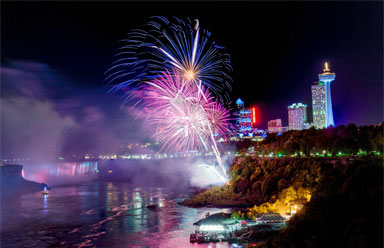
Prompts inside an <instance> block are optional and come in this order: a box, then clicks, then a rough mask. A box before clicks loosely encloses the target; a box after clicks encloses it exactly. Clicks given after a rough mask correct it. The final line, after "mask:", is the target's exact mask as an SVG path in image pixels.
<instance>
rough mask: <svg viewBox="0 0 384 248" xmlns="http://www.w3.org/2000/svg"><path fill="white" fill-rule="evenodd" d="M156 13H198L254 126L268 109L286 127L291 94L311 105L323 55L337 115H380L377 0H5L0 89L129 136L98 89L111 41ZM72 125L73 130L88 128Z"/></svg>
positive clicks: (124, 117)
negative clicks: (222, 51) (252, 113)
mask: <svg viewBox="0 0 384 248" xmlns="http://www.w3.org/2000/svg"><path fill="white" fill-rule="evenodd" d="M154 15H164V16H167V17H171V16H177V17H190V18H191V19H195V18H197V19H199V21H200V26H201V28H203V29H208V30H209V31H210V32H211V33H212V37H213V38H214V39H215V40H216V42H217V43H218V44H220V45H222V46H224V47H226V51H227V52H228V53H229V54H230V55H231V61H232V67H233V73H232V74H231V76H232V78H233V85H232V86H233V91H232V93H230V95H231V96H232V101H233V102H234V101H236V99H237V98H238V97H240V98H242V99H243V100H244V101H245V104H246V106H247V107H250V106H257V107H258V108H259V109H260V113H261V116H260V119H259V120H258V125H257V126H258V127H259V128H266V124H267V121H268V120H271V119H275V118H281V119H282V121H283V125H284V126H287V124H288V123H287V121H288V114H287V106H288V105H290V104H292V103H294V102H303V103H305V104H308V108H309V110H311V108H312V106H311V85H312V84H313V82H314V81H316V80H317V74H318V73H321V72H322V68H323V64H324V62H326V61H327V62H329V64H330V67H331V70H332V71H333V72H335V73H336V80H335V81H334V82H333V83H332V102H333V112H334V119H335V124H336V125H341V124H344V125H345V124H348V123H351V122H353V123H356V124H357V125H365V124H377V123H379V122H381V121H383V3H382V2H366V3H364V2H334V3H333V2H296V3H288V2H281V3H280V2H272V3H266V2H265V3H263V2H253V3H252V2H243V3H231V2H211V3H203V2H195V3H176V2H168V3H160V2H153V3H152V2H142V3H134V2H114V3H107V2H81V3H75V2H68V3H65V2H53V3H49V2H36V3H33V2H13V3H12V2H3V3H2V9H1V18H2V19H1V25H2V29H1V32H2V33H1V60H2V75H1V77H2V98H4V97H9V96H23V97H26V96H27V98H34V99H39V100H40V101H42V102H47V101H48V102H49V103H50V104H51V105H52V106H51V107H52V111H53V112H55V113H57V115H58V117H57V118H59V120H60V118H62V119H64V120H66V121H68V122H71V121H72V122H73V123H71V125H75V126H76V125H77V126H79V125H90V126H92V125H94V126H97V128H95V129H94V131H95V132H96V130H99V128H100V129H103V130H104V132H105V133H108V132H109V133H111V132H113V133H114V136H116V137H119V138H121V139H122V138H123V139H127V138H128V139H129V138H132V139H133V137H134V136H138V134H137V132H136V133H132V132H125V129H124V128H127V129H128V130H132V129H134V127H135V124H133V125H131V120H130V118H131V117H129V114H127V113H126V112H124V113H123V110H122V108H121V106H120V103H121V96H119V95H107V94H106V92H107V90H108V87H107V86H106V83H105V82H104V81H103V80H104V77H105V76H104V72H105V71H106V70H107V69H108V68H109V66H110V65H111V63H112V62H113V60H114V55H115V53H116V49H117V48H118V47H119V43H118V40H121V39H123V38H125V37H126V36H125V35H126V33H127V32H129V31H130V30H131V29H133V28H140V27H141V26H142V25H143V24H144V23H146V22H147V21H148V18H149V17H151V16H154ZM23 73H27V74H28V75H27V76H26V75H24V74H23ZM30 77H33V78H34V79H36V80H32V81H33V82H32V81H31V80H30ZM15 85H17V86H15ZM32 89H35V90H32ZM25 91H28V92H27V93H26V92H25ZM85 113H86V114H85ZM309 113H311V112H309ZM2 114H4V113H3V112H2ZM95 115H96V116H95ZM310 116H311V114H310ZM88 117H89V118H88ZM98 121H99V122H103V123H102V124H100V123H98V124H97V122H98ZM125 123H129V125H125ZM125 126H129V127H125ZM114 127H116V129H117V130H116V129H115V128H114ZM119 127H124V128H121V129H119ZM112 129H113V130H112ZM3 131H4V130H3ZM78 132H79V133H78V134H79V135H73V136H74V137H89V136H92V133H87V132H89V131H86V132H85V131H81V130H80V131H78ZM123 133H125V135H124V134H123ZM72 134H73V133H72ZM78 139H82V138H78ZM94 142H97V141H94ZM106 142H107V141H106ZM108 142H109V141H108ZM65 143H67V145H65V146H68V144H77V143H79V142H76V140H75V141H73V140H72V141H67V142H65ZM2 144H3V147H4V145H5V144H4V143H3V142H2ZM84 146H86V144H84ZM62 149H65V148H62Z"/></svg>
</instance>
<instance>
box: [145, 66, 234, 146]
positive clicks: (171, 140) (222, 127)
mask: <svg viewBox="0 0 384 248" xmlns="http://www.w3.org/2000/svg"><path fill="white" fill-rule="evenodd" d="M145 92H146V94H145V96H144V97H143V100H144V106H145V112H146V113H147V114H148V115H147V116H148V117H147V121H148V123H149V125H150V126H151V127H152V128H153V129H154V130H155V134H154V138H155V139H156V140H158V141H159V142H160V143H162V144H163V146H162V148H163V149H165V150H171V151H188V150H192V149H199V150H200V149H204V150H206V151H208V150H211V146H212V145H211V143H212V141H213V142H214V138H213V136H214V134H218V135H226V134H227V133H228V131H229V116H230V115H229V111H228V110H227V109H226V108H224V107H223V106H222V105H221V104H219V103H217V102H216V101H214V98H213V97H212V96H211V95H210V93H209V92H208V90H207V89H206V88H205V87H204V86H203V85H201V84H199V83H195V82H191V81H188V80H184V78H183V76H181V75H178V74H171V73H169V72H166V73H163V75H161V76H160V77H159V78H157V79H155V80H154V81H152V82H147V84H146V87H145Z"/></svg>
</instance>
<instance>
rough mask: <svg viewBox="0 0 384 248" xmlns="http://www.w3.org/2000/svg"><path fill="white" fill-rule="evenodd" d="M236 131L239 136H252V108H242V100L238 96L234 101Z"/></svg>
mask: <svg viewBox="0 0 384 248" xmlns="http://www.w3.org/2000/svg"><path fill="white" fill-rule="evenodd" d="M236 108H237V111H236V133H237V135H238V136H239V137H240V138H243V137H253V132H252V118H255V117H252V110H249V109H245V108H244V102H243V101H242V100H241V99H240V98H239V99H237V101H236Z"/></svg>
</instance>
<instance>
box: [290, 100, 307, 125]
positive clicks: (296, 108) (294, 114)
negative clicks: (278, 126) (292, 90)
mask: <svg viewBox="0 0 384 248" xmlns="http://www.w3.org/2000/svg"><path fill="white" fill-rule="evenodd" d="M306 121H307V105H305V104H302V103H294V104H292V105H290V106H288V129H289V130H303V129H304V122H306Z"/></svg>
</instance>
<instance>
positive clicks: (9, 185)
mask: <svg viewBox="0 0 384 248" xmlns="http://www.w3.org/2000/svg"><path fill="white" fill-rule="evenodd" d="M22 170H23V166H22V165H15V164H6V165H0V179H1V180H0V181H1V191H0V192H1V197H6V196H9V195H14V194H24V193H32V192H36V191H42V190H43V189H44V187H47V188H48V189H49V187H48V186H47V185H46V184H45V183H37V182H32V181H29V180H25V179H24V178H23V177H22Z"/></svg>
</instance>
